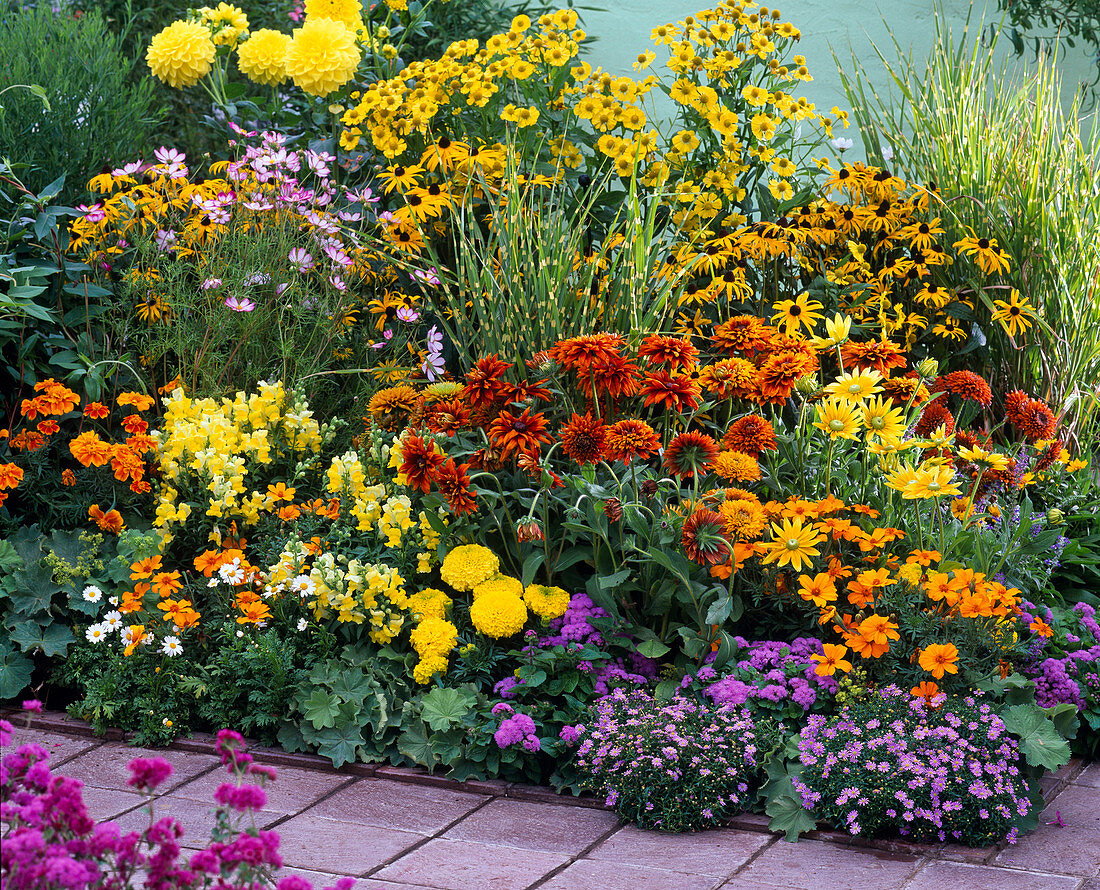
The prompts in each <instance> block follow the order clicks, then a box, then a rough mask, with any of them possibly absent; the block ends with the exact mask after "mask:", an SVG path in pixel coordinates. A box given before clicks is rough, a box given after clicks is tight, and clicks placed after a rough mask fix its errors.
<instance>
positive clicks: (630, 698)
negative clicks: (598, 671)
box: [575, 689, 777, 831]
mask: <svg viewBox="0 0 1100 890" xmlns="http://www.w3.org/2000/svg"><path fill="white" fill-rule="evenodd" d="M592 720H593V722H592V725H591V726H589V727H584V726H578V727H575V731H576V732H575V736H576V738H577V739H578V740H579V741H580V747H579V748H578V749H577V766H578V767H579V769H580V772H581V774H582V775H586V776H587V780H586V783H585V784H586V785H587V787H589V788H592V789H593V790H596V791H599V792H600V793H603V794H605V795H606V796H607V804H608V806H613V807H614V808H615V812H617V813H618V814H619V816H620V817H621V818H622V819H623V820H624V821H629V822H635V823H637V825H638V826H640V827H641V828H656V829H660V830H662V831H696V830H698V829H703V828H712V827H714V826H717V825H719V824H720V823H721V821H722V820H723V819H724V818H725V817H727V816H730V815H733V814H735V813H738V812H740V811H741V810H742V809H744V808H745V806H746V805H747V804H749V803H750V802H751V797H750V794H751V792H752V791H753V789H754V787H755V785H756V783H757V777H758V774H759V772H760V767H761V765H762V763H763V761H764V760H765V759H766V758H767V757H768V755H769V754H770V753H771V751H772V750H773V749H774V747H775V745H776V743H777V735H776V732H775V730H774V729H773V728H772V727H771V726H767V725H764V724H761V725H759V726H758V725H757V724H755V723H754V722H753V718H752V716H751V715H750V714H749V712H748V711H745V710H742V709H741V708H733V707H719V708H712V707H707V706H706V705H701V704H698V703H697V702H694V701H691V700H690V699H686V698H674V699H671V700H670V701H667V702H658V701H657V700H656V699H655V698H654V697H653V695H651V694H650V693H648V692H645V691H642V690H639V691H634V692H624V691H623V690H621V689H619V690H616V691H615V692H613V693H612V694H611V695H609V696H606V697H605V698H603V699H601V700H600V701H599V702H597V703H596V705H595V707H594V708H593V710H592Z"/></svg>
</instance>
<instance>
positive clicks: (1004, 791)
mask: <svg viewBox="0 0 1100 890" xmlns="http://www.w3.org/2000/svg"><path fill="white" fill-rule="evenodd" d="M798 750H799V757H800V759H801V761H802V765H803V769H802V771H801V773H800V774H799V776H797V777H796V778H795V779H794V783H795V787H796V788H797V789H798V791H799V792H800V793H801V794H802V800H803V803H804V805H805V806H806V808H807V809H813V810H816V812H817V813H818V814H819V815H820V816H822V817H824V818H825V819H826V820H827V821H829V822H830V823H831V824H833V825H835V826H836V827H837V828H838V829H841V830H844V831H848V832H849V833H851V834H853V835H864V836H868V837H878V836H883V835H891V834H894V833H895V832H896V833H898V834H901V835H902V836H904V837H910V838H912V839H914V840H928V841H934V840H940V841H945V840H950V841H955V842H958V843H962V844H968V845H972V846H984V845H987V844H995V843H999V842H1000V841H1003V840H1006V839H1007V840H1009V841H1015V839H1016V836H1017V833H1018V831H1019V829H1018V827H1017V825H1018V823H1019V822H1020V821H1021V820H1022V819H1023V818H1024V817H1026V816H1027V815H1028V814H1029V813H1030V812H1031V809H1032V806H1033V805H1032V802H1031V801H1030V799H1029V797H1028V788H1027V783H1026V781H1025V779H1024V772H1023V764H1022V759H1021V757H1020V749H1019V746H1018V745H1017V743H1016V741H1015V740H1014V739H1013V738H1012V737H1011V736H1010V735H1009V732H1008V729H1007V727H1006V725H1005V721H1003V720H1002V719H1001V718H1000V717H998V716H997V714H996V713H994V710H993V707H992V705H990V704H989V703H987V702H983V701H981V700H979V699H977V698H975V697H973V696H968V697H966V698H953V697H951V698H949V697H947V696H945V695H939V696H936V697H935V698H933V699H932V700H931V702H928V701H925V700H923V699H920V698H917V697H911V696H909V695H908V694H906V693H905V692H903V691H902V690H900V689H897V688H896V687H891V688H888V689H885V690H883V691H882V692H881V693H873V694H870V695H867V696H864V697H862V698H860V699H858V700H856V701H855V702H854V703H853V704H850V705H848V706H847V707H846V708H845V709H844V710H843V711H842V712H841V713H840V714H839V715H836V716H831V717H830V716H824V715H819V714H815V715H812V716H811V717H810V719H809V722H808V724H807V725H806V727H805V729H803V730H802V733H801V737H800V740H799V743H798Z"/></svg>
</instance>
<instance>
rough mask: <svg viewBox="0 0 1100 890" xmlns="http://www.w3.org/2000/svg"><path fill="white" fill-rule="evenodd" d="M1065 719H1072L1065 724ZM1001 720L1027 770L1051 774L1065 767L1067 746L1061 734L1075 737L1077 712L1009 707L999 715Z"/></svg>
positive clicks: (1063, 706) (1067, 761)
mask: <svg viewBox="0 0 1100 890" xmlns="http://www.w3.org/2000/svg"><path fill="white" fill-rule="evenodd" d="M1067 708H1068V709H1069V710H1068V711H1067V710H1066V709H1067ZM1067 715H1071V716H1072V721H1070V722H1067V721H1066V717H1067ZM1001 719H1002V720H1004V722H1005V726H1006V727H1008V731H1009V732H1010V733H1012V734H1013V735H1014V736H1015V737H1016V739H1017V741H1018V742H1019V745H1020V752H1021V753H1022V754H1023V755H1024V757H1025V758H1027V762H1028V764H1029V765H1030V766H1035V767H1042V768H1043V769H1046V770H1051V771H1052V772H1053V771H1054V770H1056V769H1059V768H1060V767H1063V766H1065V765H1066V764H1067V763H1069V742H1068V741H1067V740H1066V738H1067V736H1066V735H1065V733H1072V734H1073V735H1075V734H1076V723H1077V708H1075V707H1074V706H1073V705H1056V706H1055V707H1053V708H1040V707H1039V706H1038V705H1035V704H1019V705H1012V706H1011V707H1009V708H1007V709H1005V710H1004V711H1002V712H1001ZM1060 727H1061V728H1060ZM1070 727H1072V728H1070ZM1069 737H1072V735H1070V736H1069Z"/></svg>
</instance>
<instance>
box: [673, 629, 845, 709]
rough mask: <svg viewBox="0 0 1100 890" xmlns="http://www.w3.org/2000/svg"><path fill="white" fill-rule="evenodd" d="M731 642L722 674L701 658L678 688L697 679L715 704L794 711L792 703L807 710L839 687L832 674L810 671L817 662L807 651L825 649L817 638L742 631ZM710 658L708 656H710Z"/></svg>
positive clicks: (814, 651) (705, 693)
mask: <svg viewBox="0 0 1100 890" xmlns="http://www.w3.org/2000/svg"><path fill="white" fill-rule="evenodd" d="M734 643H735V645H736V646H737V649H736V651H735V652H734V654H733V658H734V659H736V660H735V661H733V662H732V663H731V665H730V666H727V667H726V668H725V669H724V676H721V677H719V676H718V673H717V671H715V669H714V668H713V667H711V666H710V664H709V663H708V664H704V665H703V667H702V668H700V669H699V670H698V671H697V672H696V674H695V675H694V676H687V677H685V678H684V679H683V681H682V682H681V684H680V685H681V688H683V689H688V688H690V687H693V686H696V685H697V684H698V685H699V686H701V687H702V692H703V694H704V695H706V696H707V697H708V698H709V699H710V700H711V701H713V702H714V703H715V704H716V705H747V706H749V707H764V708H766V709H769V710H790V712H791V713H792V714H793V713H795V712H796V709H797V711H800V712H805V711H808V710H810V709H811V708H812V707H813V706H814V704H815V703H817V701H818V699H819V697H820V696H822V695H826V696H832V695H834V694H835V693H836V691H837V682H836V680H835V679H834V678H833V677H819V676H818V675H817V674H816V673H815V672H814V669H815V668H816V667H817V662H816V661H813V660H811V658H810V656H811V655H814V654H820V653H822V652H823V651H824V650H823V649H822V647H821V640H818V639H816V638H814V637H799V638H797V639H795V640H793V641H791V642H789V643H785V642H779V641H773V640H759V641H755V642H749V641H748V640H746V639H745V638H744V637H734ZM713 660H714V657H713V656H711V657H710V658H709V659H708V662H710V661H713ZM790 705H793V706H794V708H790V707H789V706H790Z"/></svg>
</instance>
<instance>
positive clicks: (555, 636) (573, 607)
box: [539, 593, 609, 648]
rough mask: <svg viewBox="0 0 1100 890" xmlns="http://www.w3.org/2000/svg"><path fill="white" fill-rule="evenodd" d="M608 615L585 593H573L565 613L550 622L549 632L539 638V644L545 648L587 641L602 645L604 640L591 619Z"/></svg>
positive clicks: (594, 644) (591, 643)
mask: <svg viewBox="0 0 1100 890" xmlns="http://www.w3.org/2000/svg"><path fill="white" fill-rule="evenodd" d="M608 617H609V616H608V614H607V610H606V609H601V608H600V607H599V606H597V605H596V604H595V603H594V602H593V601H592V597H590V596H589V595H588V594H587V593H575V594H573V596H572V597H571V598H570V600H569V606H568V607H567V608H566V610H565V614H564V615H562V617H561V618H555V619H554V620H553V621H551V622H550V634H549V635H548V636H545V637H543V638H542V639H541V640H539V645H540V646H541V647H543V648H546V647H548V646H568V645H569V644H570V643H581V644H582V645H583V644H584V643H588V644H590V645H592V646H595V647H597V648H598V647H600V646H602V645H603V642H604V640H603V636H602V635H601V634H600V632H599V631H598V630H597V629H596V628H595V627H594V626H593V625H592V619H593V618H604V619H606V618H608Z"/></svg>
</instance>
